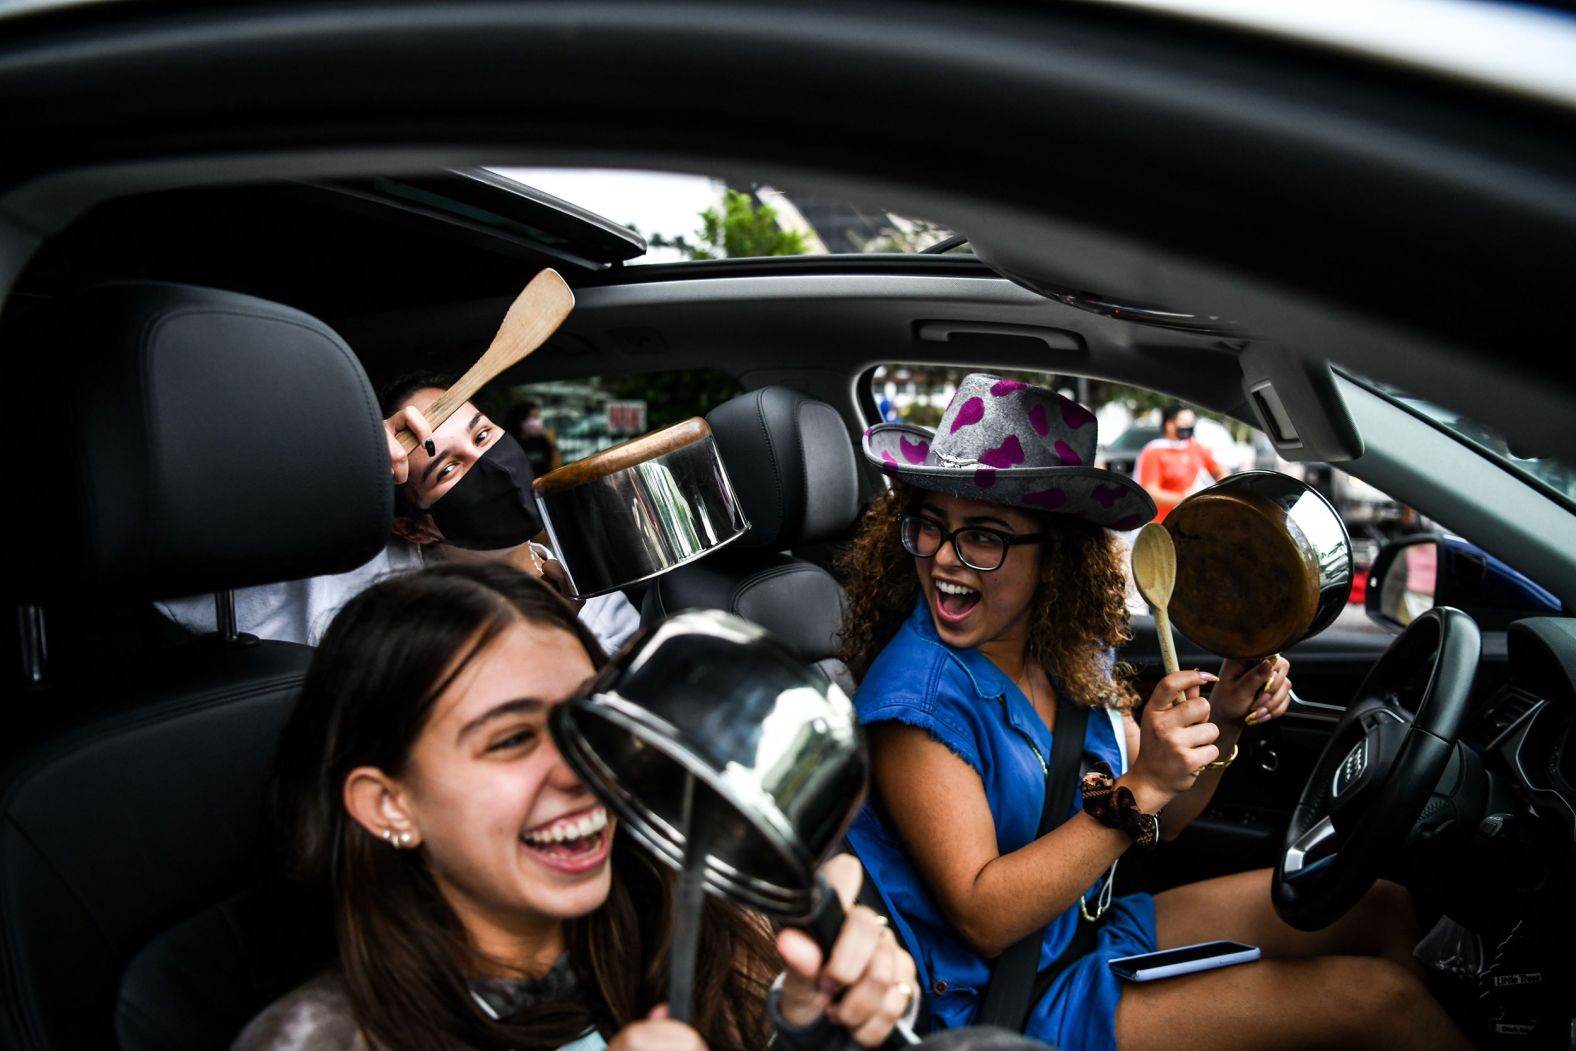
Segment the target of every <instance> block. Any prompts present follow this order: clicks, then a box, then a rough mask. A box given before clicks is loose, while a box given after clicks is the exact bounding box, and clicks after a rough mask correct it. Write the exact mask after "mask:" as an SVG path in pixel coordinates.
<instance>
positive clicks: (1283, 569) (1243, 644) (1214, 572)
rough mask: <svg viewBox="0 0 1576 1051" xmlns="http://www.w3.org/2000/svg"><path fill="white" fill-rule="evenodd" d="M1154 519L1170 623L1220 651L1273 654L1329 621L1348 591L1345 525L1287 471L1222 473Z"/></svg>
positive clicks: (1349, 550) (1348, 549)
mask: <svg viewBox="0 0 1576 1051" xmlns="http://www.w3.org/2000/svg"><path fill="white" fill-rule="evenodd" d="M1164 524H1165V527H1166V531H1167V532H1168V533H1170V534H1171V540H1172V544H1173V545H1174V546H1175V548H1176V586H1175V589H1174V590H1173V592H1172V595H1171V603H1170V615H1171V622H1172V623H1173V624H1175V625H1176V628H1177V630H1178V631H1180V632H1182V634H1184V635H1186V636H1187V637H1188V638H1189V639H1191V640H1193V642H1195V643H1197V644H1198V645H1200V646H1202V647H1204V648H1205V649H1207V650H1209V651H1210V652H1212V653H1216V654H1219V655H1220V656H1222V657H1235V658H1239V659H1242V660H1254V659H1256V658H1261V657H1267V656H1269V655H1271V654H1275V653H1279V652H1281V651H1282V650H1284V649H1287V648H1288V647H1290V646H1292V645H1294V644H1295V643H1297V642H1300V641H1301V640H1303V639H1306V638H1308V637H1309V636H1312V635H1316V634H1318V633H1319V632H1321V631H1323V630H1324V629H1325V628H1327V627H1329V626H1330V624H1331V623H1332V622H1334V620H1335V618H1336V617H1337V616H1338V615H1339V614H1340V612H1341V609H1342V608H1343V607H1344V606H1345V605H1346V602H1347V600H1348V598H1349V597H1350V595H1351V591H1352V543H1351V539H1350V537H1349V536H1348V535H1347V532H1346V525H1345V523H1343V522H1342V521H1341V516H1340V515H1339V514H1338V513H1336V510H1335V508H1334V507H1333V506H1332V505H1331V504H1330V502H1329V501H1328V500H1326V499H1325V498H1324V496H1323V495H1321V494H1320V493H1319V492H1318V490H1316V489H1314V488H1312V487H1311V486H1309V485H1307V484H1306V483H1305V482H1302V481H1300V480H1298V479H1296V478H1293V477H1291V476H1290V475H1285V474H1280V473H1278V472H1275V471H1245V472H1243V473H1241V474H1234V475H1229V476H1228V477H1226V478H1225V479H1224V480H1222V481H1220V482H1217V483H1216V484H1215V485H1213V486H1210V487H1209V488H1208V489H1203V490H1200V491H1199V492H1197V493H1194V494H1193V495H1192V496H1189V497H1188V498H1187V499H1185V500H1183V501H1182V502H1181V503H1180V504H1178V505H1177V506H1176V507H1175V508H1174V509H1173V510H1172V511H1171V513H1170V514H1169V515H1167V516H1166V520H1165V523H1164Z"/></svg>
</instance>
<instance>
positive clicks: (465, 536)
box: [380, 374, 640, 650]
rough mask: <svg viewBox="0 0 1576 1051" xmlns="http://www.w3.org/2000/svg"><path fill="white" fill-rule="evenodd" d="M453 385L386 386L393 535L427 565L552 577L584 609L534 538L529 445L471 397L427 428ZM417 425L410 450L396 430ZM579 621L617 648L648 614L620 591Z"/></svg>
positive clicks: (411, 380)
mask: <svg viewBox="0 0 1576 1051" xmlns="http://www.w3.org/2000/svg"><path fill="white" fill-rule="evenodd" d="M447 387H448V378H447V377H443V376H438V375H416V374H413V375H410V376H406V377H402V378H401V379H400V380H397V381H395V382H394V383H393V384H391V385H390V386H389V387H387V388H386V389H385V391H384V393H383V396H382V398H381V399H380V400H381V401H382V405H383V410H384V412H385V413H387V414H388V419H386V420H385V421H384V429H385V431H386V432H387V434H388V437H389V458H390V464H391V470H392V474H393V479H394V481H395V484H396V489H395V493H396V496H395V507H394V511H395V517H394V534H395V535H396V536H397V537H399V538H400V539H402V540H405V541H406V542H408V543H410V544H413V545H415V546H416V547H417V548H418V549H419V550H420V551H421V553H422V556H423V561H431V560H433V559H435V558H436V559H447V560H455V559H489V560H498V561H506V562H509V563H511V564H513V565H514V566H515V568H517V569H521V570H524V571H525V572H527V573H531V574H534V575H537V576H541V577H543V578H544V579H545V580H547V581H548V583H550V584H553V585H554V586H555V587H557V588H558V590H559V591H560V593H562V594H563V595H564V596H565V597H566V598H570V600H571V601H572V602H575V603H576V605H580V603H579V600H576V599H573V598H572V596H570V592H569V585H568V580H567V578H566V577H565V575H564V572H563V567H562V566H561V565H560V563H559V562H558V561H557V560H556V559H555V558H553V557H552V555H551V553H550V552H549V551H548V550H547V549H546V548H545V547H543V546H542V545H540V544H537V543H533V542H532V541H533V538H535V537H536V536H537V535H538V534H540V533H541V532H542V520H541V517H540V516H539V514H538V513H537V509H536V499H535V497H534V496H533V495H532V492H531V481H532V477H533V476H532V472H531V464H530V461H529V460H527V458H526V455H525V451H524V450H523V449H522V448H521V447H520V443H519V442H518V441H517V440H516V439H515V438H514V436H513V435H511V434H509V433H508V432H507V431H505V430H504V429H503V428H502V427H500V426H498V425H497V424H496V423H494V422H493V421H492V420H491V419H489V418H488V417H487V415H486V414H485V413H483V412H482V411H481V410H479V409H478V408H477V407H476V406H475V405H473V404H471V403H470V402H466V403H465V405H463V406H462V407H461V408H460V409H459V410H458V411H457V412H455V413H454V415H453V416H451V417H449V419H447V420H446V421H444V422H443V424H442V425H440V426H439V427H437V428H435V429H433V428H429V427H428V426H427V422H426V419H425V417H423V416H422V415H421V410H422V409H424V408H425V407H426V406H428V405H431V404H432V403H433V402H434V401H435V400H437V398H438V396H439V395H440V394H442V393H443V391H444V390H445V389H446V388H447ZM401 428H409V429H410V431H411V433H413V434H415V435H416V437H417V440H418V444H417V446H416V448H415V449H413V450H412V451H411V452H410V453H408V454H407V453H405V452H404V450H403V449H402V448H401V447H400V445H399V444H398V442H396V441H395V440H394V435H395V434H396V433H397V432H398V431H399V430H400V429H401ZM580 618H581V620H582V621H584V622H585V623H586V625H587V626H588V627H590V628H591V630H592V631H593V632H594V633H595V634H596V635H597V637H598V639H599V640H600V641H601V642H602V643H603V645H604V646H605V647H607V648H608V649H609V650H612V649H615V648H616V647H617V646H618V645H620V644H621V643H622V642H623V640H624V639H625V638H627V637H628V636H629V635H630V634H632V633H633V632H634V631H635V630H636V629H638V627H639V623H640V616H639V612H638V611H637V610H635V608H634V607H633V606H631V605H630V603H629V601H628V600H627V599H625V598H624V596H623V595H621V594H619V593H617V592H614V593H612V594H609V595H599V596H596V597H593V598H591V599H588V600H586V601H585V603H584V605H583V607H582V608H581V610H580Z"/></svg>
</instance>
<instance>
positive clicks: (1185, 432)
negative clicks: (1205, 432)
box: [1177, 427, 1193, 442]
mask: <svg viewBox="0 0 1576 1051" xmlns="http://www.w3.org/2000/svg"><path fill="white" fill-rule="evenodd" d="M1177 437H1178V438H1179V439H1180V440H1182V441H1184V442H1185V441H1187V440H1188V439H1189V438H1191V437H1193V428H1191V427H1178V428H1177Z"/></svg>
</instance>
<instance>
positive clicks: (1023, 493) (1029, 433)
mask: <svg viewBox="0 0 1576 1051" xmlns="http://www.w3.org/2000/svg"><path fill="white" fill-rule="evenodd" d="M1095 445H1096V434H1095V418H1094V413H1092V412H1090V411H1089V410H1088V409H1086V408H1084V407H1083V406H1082V405H1079V404H1078V403H1077V402H1076V401H1073V400H1072V399H1070V398H1064V397H1062V396H1061V395H1060V394H1057V393H1056V392H1055V391H1053V390H1050V389H1049V388H1046V387H1036V386H1034V385H1033V384H1031V383H1021V382H1019V381H1018V380H1009V379H1002V378H1001V377H1000V376H992V375H990V374H989V373H984V372H971V373H970V374H969V375H967V376H965V377H964V378H963V382H962V383H960V384H958V392H957V393H956V394H955V395H953V397H952V401H951V403H949V404H948V405H947V411H946V412H945V413H943V414H942V417H941V425H940V426H939V427H937V428H936V430H934V431H932V430H930V429H929V428H928V427H917V426H914V425H913V424H908V423H883V424H878V425H876V426H874V427H871V428H870V429H869V430H867V431H866V432H865V438H864V454H865V458H866V459H868V460H869V461H870V462H871V463H873V464H875V465H876V466H878V467H880V468H881V469H882V470H884V471H886V472H887V473H888V474H890V475H892V476H893V477H895V478H899V479H901V480H903V481H905V482H907V483H909V484H910V485H917V486H919V487H920V488H921V489H931V490H934V491H936V492H942V493H950V494H952V495H953V496H960V497H964V498H966V499H970V500H984V501H987V502H988V503H993V504H1006V505H1008V506H1012V507H1023V508H1027V509H1029V510H1033V511H1047V512H1050V513H1053V514H1061V515H1069V516H1071V517H1073V518H1078V519H1082V520H1083V521H1085V522H1093V523H1094V524H1095V525H1100V526H1105V527H1106V528H1107V529H1118V530H1127V529H1137V528H1138V527H1139V526H1141V525H1143V524H1144V523H1145V522H1148V521H1149V520H1150V519H1152V518H1154V517H1155V502H1154V500H1152V499H1151V498H1150V496H1149V494H1148V493H1146V492H1145V491H1144V488H1143V486H1141V485H1139V484H1138V483H1137V482H1135V481H1134V480H1133V479H1131V478H1129V477H1127V476H1126V475H1122V474H1117V473H1116V472H1115V471H1106V470H1103V469H1101V468H1098V467H1095V466H1094V451H1095Z"/></svg>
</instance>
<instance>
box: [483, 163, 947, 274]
mask: <svg viewBox="0 0 1576 1051" xmlns="http://www.w3.org/2000/svg"><path fill="white" fill-rule="evenodd" d="M489 170H490V171H492V172H494V173H495V174H497V175H501V176H504V177H506V178H509V179H513V180H514V181H516V182H519V183H523V184H524V185H526V186H529V187H532V188H534V189H537V190H541V191H543V192H545V193H549V194H552V195H553V196H554V197H558V198H561V199H563V200H565V201H568V202H570V203H572V204H575V205H578V206H579V207H581V208H584V209H586V210H588V211H591V212H594V213H596V214H597V215H599V216H601V217H603V218H604V219H610V220H612V221H613V222H615V223H618V224H620V225H622V226H626V227H628V228H629V229H631V230H633V231H635V232H636V233H638V234H640V235H641V236H642V237H644V238H645V239H646V242H647V245H648V246H649V247H648V248H647V250H646V253H645V255H643V256H640V257H639V258H637V259H632V260H630V263H631V264H639V263H675V262H682V261H685V260H692V259H739V258H758V257H761V256H782V255H847V254H860V253H870V252H924V251H932V252H941V251H960V252H968V251H969V248H968V245H967V244H966V243H953V242H955V241H957V240H958V239H956V238H955V237H954V235H953V231H951V230H949V229H946V228H945V227H942V226H940V225H938V224H936V223H933V222H929V221H927V220H925V219H919V218H915V217H913V216H907V215H901V214H899V213H897V212H893V211H890V210H888V209H886V208H882V207H879V206H875V205H870V204H856V203H853V202H850V201H843V200H838V199H835V198H829V197H826V196H823V195H821V194H816V193H809V192H805V191H801V190H796V189H794V188H791V187H787V186H769V185H766V184H764V183H757V182H741V181H738V180H734V179H724V178H721V177H716V176H710V175H692V174H682V173H676V172H651V171H619V170H609V169H600V168H492V169H489Z"/></svg>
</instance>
